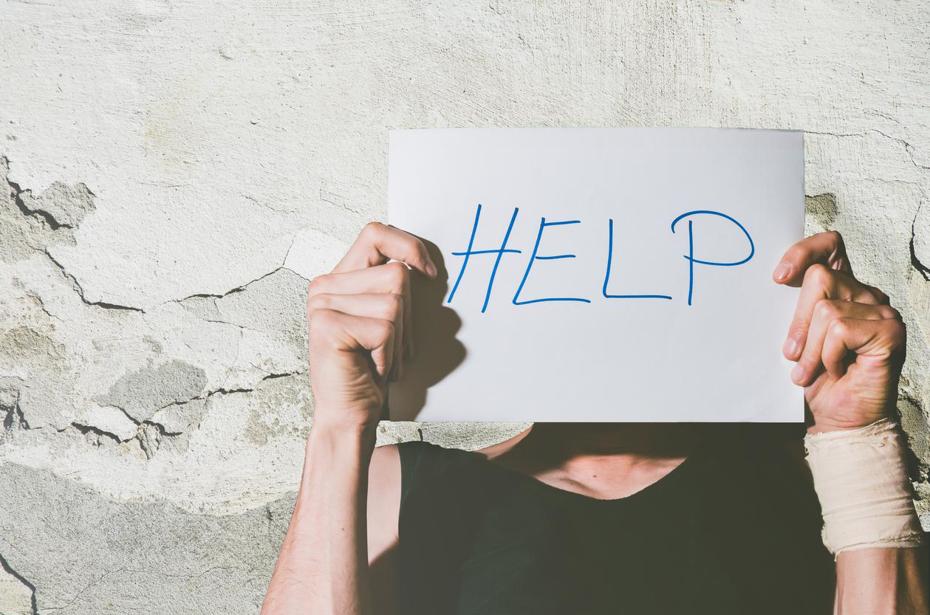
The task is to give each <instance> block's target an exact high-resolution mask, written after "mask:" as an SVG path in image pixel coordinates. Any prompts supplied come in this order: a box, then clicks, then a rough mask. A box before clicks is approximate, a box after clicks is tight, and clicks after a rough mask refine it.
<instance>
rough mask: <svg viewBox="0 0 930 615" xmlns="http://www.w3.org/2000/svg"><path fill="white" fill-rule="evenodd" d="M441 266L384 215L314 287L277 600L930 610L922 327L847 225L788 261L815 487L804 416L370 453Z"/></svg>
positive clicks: (367, 610)
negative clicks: (920, 425) (920, 468)
mask: <svg viewBox="0 0 930 615" xmlns="http://www.w3.org/2000/svg"><path fill="white" fill-rule="evenodd" d="M438 274H439V272H438V270H437V267H436V265H435V264H434V263H433V262H432V260H431V259H430V257H429V255H428V253H427V250H426V248H425V246H424V244H423V243H422V242H421V241H420V240H419V239H418V238H416V237H414V236H413V235H411V234H409V233H406V232H404V231H402V230H400V229H397V228H394V227H390V226H385V225H382V224H378V223H372V224H369V225H368V226H367V227H366V228H365V229H364V230H363V231H362V233H361V234H360V235H359V237H358V239H357V240H356V241H355V243H354V244H353V245H352V247H351V248H350V249H349V251H348V253H347V254H346V255H345V257H344V258H343V259H342V260H341V261H340V263H339V264H338V265H337V266H336V268H335V269H334V271H333V272H332V273H330V274H328V275H324V276H320V277H318V278H316V279H314V280H313V281H312V282H311V285H310V291H309V300H308V317H309V323H310V325H309V326H310V373H311V383H312V387H313V393H314V398H315V415H314V422H313V427H312V430H311V433H310V437H309V440H308V448H307V456H306V461H305V466H304V472H303V476H302V479H301V485H300V490H299V492H298V495H297V502H296V506H295V509H294V513H293V517H292V519H291V524H290V527H289V529H288V532H287V536H286V538H285V541H284V544H283V546H282V547H281V553H280V557H279V560H278V563H277V566H276V568H275V571H274V575H273V577H272V580H271V584H270V587H269V589H268V594H267V596H266V599H265V603H264V607H263V610H262V612H263V613H265V614H266V615H270V614H277V613H314V614H315V613H327V614H332V613H340V614H346V615H349V614H371V613H377V614H382V613H396V612H399V613H404V614H407V613H430V614H445V613H455V614H459V615H464V614H466V613H468V614H471V613H482V614H497V613H500V614H503V613H521V614H522V613H527V614H534V615H535V614H537V613H715V614H719V613H826V612H830V611H831V610H832V609H835V611H836V612H838V613H842V614H843V615H850V614H858V613H862V614H869V615H876V614H879V613H909V614H910V613H926V612H927V609H928V600H927V579H926V576H925V571H922V570H920V567H921V565H922V562H923V559H924V555H923V554H922V551H921V548H919V547H918V545H919V543H920V542H921V540H922V536H921V534H920V531H919V526H918V525H917V522H916V515H915V513H914V510H913V504H912V502H911V501H910V499H909V497H908V496H909V494H908V493H906V488H907V486H908V485H907V479H906V476H904V473H903V469H902V468H903V465H902V464H901V463H900V455H898V454H897V452H896V451H897V450H898V448H896V447H897V446H899V445H900V437H899V435H900V434H899V432H898V431H894V430H895V426H894V424H893V423H889V422H888V421H889V418H888V417H892V416H893V412H894V407H895V400H896V394H897V393H896V391H897V383H898V377H899V374H900V369H901V363H902V360H903V354H904V327H903V324H902V323H901V320H900V317H899V315H898V313H897V312H896V311H895V310H894V309H892V308H891V307H889V306H888V298H887V297H886V296H885V295H884V293H882V292H881V291H879V290H878V289H875V288H872V287H870V286H867V285H865V284H863V283H861V282H859V281H857V280H856V279H855V278H854V277H853V275H852V271H851V268H850V265H849V262H848V260H847V258H846V254H845V250H844V247H843V243H842V239H841V237H840V236H839V234H837V233H821V234H818V235H815V236H813V237H809V238H807V239H804V240H803V241H800V242H798V243H797V244H795V245H794V246H792V247H791V248H790V249H789V250H788V251H787V252H786V254H785V255H784V257H783V258H782V260H781V262H780V263H779V264H778V265H777V267H776V268H775V270H774V272H773V278H774V281H775V283H779V284H786V285H791V286H798V285H800V286H801V291H800V296H799V300H798V304H797V309H796V312H795V315H794V319H793V322H792V324H791V327H790V329H789V331H788V335H787V338H786V341H785V345H784V349H783V352H784V354H785V356H786V357H787V358H788V359H790V360H792V361H796V362H797V366H796V368H795V370H794V372H793V374H792V379H793V380H794V382H795V383H796V384H797V385H799V386H803V387H804V388H805V398H806V403H807V406H808V408H809V420H808V426H807V433H808V435H807V436H806V437H805V438H804V442H805V443H806V445H807V449H808V457H807V458H808V461H809V463H810V467H811V469H812V470H813V475H814V477H813V478H814V483H815V484H814V487H816V495H815V491H814V489H813V488H812V486H811V483H810V481H811V472H810V471H808V470H806V468H805V465H804V463H803V458H802V454H803V449H802V435H803V434H801V433H796V432H795V431H792V430H791V429H790V427H791V426H789V429H787V430H786V429H784V428H783V427H781V426H740V425H724V426H721V425H706V426H702V425H682V424H678V425H659V424H655V425H653V424H617V425H612V424H609V425H601V424H536V425H535V426H534V427H533V428H532V429H530V430H528V431H526V432H524V433H521V434H519V435H518V436H516V437H514V438H512V439H511V440H508V441H506V442H503V443H501V444H498V445H496V446H492V447H489V448H487V449H484V450H482V451H477V452H465V451H454V450H447V449H443V448H440V447H437V446H433V445H430V444H426V443H406V444H401V445H398V446H384V447H379V448H377V449H376V448H375V430H376V426H377V423H378V420H379V417H380V416H381V410H382V406H383V402H384V395H385V384H386V382H387V381H388V380H390V379H392V378H396V377H402V373H403V371H402V365H403V361H404V359H405V358H406V357H409V355H410V353H411V352H412V343H413V340H412V339H411V335H410V332H411V331H412V327H411V322H412V319H413V318H414V317H415V315H414V314H411V313H410V307H409V306H410V301H409V300H408V297H409V292H410V284H411V276H416V275H425V276H430V277H433V276H436V275H438ZM593 343H596V341H595V342H593ZM633 351H635V349H634V350H633ZM670 386H671V384H670ZM720 386H726V382H721V383H720ZM733 403H740V400H738V399H735V400H733ZM896 438H897V439H896ZM875 443H877V444H875ZM867 455H873V456H872V457H868V458H867ZM850 472H852V473H853V476H850ZM818 496H819V498H820V500H821V502H820V504H821V505H822V508H823V517H824V519H825V520H826V526H825V529H824V533H823V537H824V540H825V541H826V544H827V547H828V548H829V549H830V551H832V552H834V553H836V560H835V564H834V561H833V558H831V557H830V553H828V551H827V549H825V548H824V543H823V542H821V535H820V524H821V521H820V515H819V514H818V513H819V511H818V506H817V501H816V498H817V497H818ZM915 528H916V529H915Z"/></svg>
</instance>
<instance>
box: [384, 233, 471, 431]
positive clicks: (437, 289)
mask: <svg viewBox="0 0 930 615" xmlns="http://www.w3.org/2000/svg"><path fill="white" fill-rule="evenodd" d="M421 239H422V240H423V242H424V243H425V244H426V248H427V250H428V251H429V255H430V258H432V259H433V262H434V263H435V264H436V268H437V269H438V270H439V275H437V276H436V277H435V278H434V279H428V278H426V277H423V276H413V277H412V278H411V281H412V284H411V289H410V292H411V298H412V303H413V306H412V309H413V314H414V318H413V339H414V356H413V357H412V358H411V359H408V360H407V361H406V362H405V363H404V370H403V379H402V380H401V381H400V382H394V383H392V384H391V386H390V390H389V392H388V416H389V418H390V420H392V421H414V420H416V418H417V415H418V414H419V413H420V410H422V409H423V406H424V405H425V404H426V397H427V395H428V390H429V388H430V387H431V386H433V385H434V384H436V383H437V382H439V381H441V380H442V379H443V378H445V377H446V376H448V375H449V374H451V373H452V372H453V371H455V369H456V368H457V367H458V366H459V365H460V364H461V363H462V361H464V360H465V355H466V354H467V353H466V350H465V346H464V344H462V342H461V341H459V340H458V339H456V337H455V334H456V333H457V332H458V330H459V329H460V328H461V327H462V320H461V319H460V318H459V317H458V315H457V314H456V313H455V311H454V310H452V308H448V307H445V306H444V305H443V299H444V298H445V296H446V292H447V291H448V290H449V272H448V270H447V269H446V264H445V260H444V259H443V257H442V252H441V251H440V250H439V248H438V247H437V246H436V244H434V243H432V242H430V241H428V240H426V239H423V238H422V237H421Z"/></svg>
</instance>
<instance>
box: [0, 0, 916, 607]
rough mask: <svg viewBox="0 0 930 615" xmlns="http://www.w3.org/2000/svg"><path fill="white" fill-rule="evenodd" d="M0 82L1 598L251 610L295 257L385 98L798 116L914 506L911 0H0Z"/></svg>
mask: <svg viewBox="0 0 930 615" xmlns="http://www.w3.org/2000/svg"><path fill="white" fill-rule="evenodd" d="M0 81H2V83H3V84H4V86H3V88H0V290H2V292H0V418H2V421H3V428H2V434H3V435H2V439H0V613H35V612H42V613H52V612H54V613H61V614H63V615H64V614H69V615H70V614H78V613H95V614H103V613H127V612H145V613H172V614H174V613H247V612H255V610H256V609H257V606H258V604H259V603H260V600H261V597H262V593H263V588H264V584H265V583H266V581H267V579H268V576H269V574H270V571H271V566H272V564H273V560H274V557H275V552H276V548H277V546H278V543H279V541H280V539H281V536H282V534H283V532H284V529H285V527H286V523H287V517H288V514H289V511H290V506H291V503H292V499H293V493H294V489H295V484H296V481H297V479H298V475H299V470H300V461H301V457H302V454H303V441H304V437H305V435H306V433H307V430H308V425H309V421H310V415H311V414H312V400H311V399H310V394H309V388H308V384H307V378H306V373H305V365H306V356H305V341H306V340H305V332H304V321H303V318H304V315H303V302H304V292H305V286H306V281H307V279H308V278H310V277H312V276H314V275H316V274H318V273H320V272H323V271H326V270H327V269H328V268H329V267H330V266H331V265H332V264H333V263H334V262H335V260H336V259H337V258H338V256H339V255H340V254H341V253H342V251H343V250H344V249H345V248H346V246H347V245H348V242H350V241H351V239H352V238H353V237H354V235H355V233H356V232H357V231H358V229H359V228H360V227H361V226H362V224H363V223H364V222H365V221H367V220H369V219H372V218H381V217H383V216H384V212H385V202H384V199H385V194H386V180H387V177H386V145H387V130H388V129H389V128H395V127H444V126H453V127H455V126H644V125H647V126H648V125H663V126H666V125H683V126H751V127H767V128H792V129H800V130H804V131H805V143H806V159H807V163H806V182H807V194H808V195H809V197H808V209H809V217H808V222H809V230H811V231H814V230H820V229H825V228H831V229H837V230H839V231H841V232H842V233H843V234H844V236H845V237H846V238H847V242H848V244H849V249H850V252H851V255H852V259H853V262H854V265H855V267H856V271H857V273H858V274H859V275H860V277H861V278H862V279H863V280H865V281H867V282H869V283H871V284H876V285H879V286H881V287H882V288H884V289H885V290H886V291H887V292H888V294H889V295H890V296H891V299H892V301H893V304H894V305H895V306H897V307H898V308H900V309H901V310H902V312H903V313H904V316H905V319H906V321H907V324H908V329H909V342H908V353H909V357H908V362H907V365H906V368H905V372H904V379H903V381H902V384H901V402H900V410H901V412H902V415H903V418H904V423H905V426H906V427H907V430H908V432H909V435H910V439H911V444H912V448H913V450H914V452H915V454H916V456H917V458H918V460H919V463H918V466H917V467H916V468H915V478H916V479H917V486H918V491H919V494H920V495H921V496H922V497H923V498H924V499H923V500H921V501H920V502H919V506H920V509H921V511H922V512H923V513H924V515H925V518H927V517H926V515H927V514H928V505H927V500H928V499H930V486H928V483H927V472H928V466H927V464H928V462H930V445H928V429H927V423H928V412H930V198H928V193H930V16H928V13H927V11H926V7H925V6H924V5H923V3H922V2H920V1H918V0H905V1H901V2H890V1H885V2H845V3H809V2H803V1H800V0H787V1H781V2H777V3H776V2H774V1H769V2H764V3H747V2H734V1H724V0H706V1H703V2H698V1H694V2H670V1H662V0H660V1H656V2H649V3H584V4H583V5H581V6H577V7H576V6H573V7H571V8H569V7H563V6H559V5H558V3H531V2H515V3H507V2H500V1H499V0H491V1H490V2H488V1H484V2H466V3H456V4H455V5H453V4H452V3H442V2H434V3H420V2H382V3H371V2H361V1H358V0H352V1H350V2H338V3H296V2H282V3H251V2H244V1H237V2H232V3H224V4H218V3H217V4H212V3H204V2H196V3H195V2H185V1H177V2H176V1H156V0H153V1H143V0H134V1H131V2H126V1H124V0H119V1H115V0H105V1H104V2H93V3H91V2H54V1H52V2H46V3H38V2H29V1H25V0H23V1H13V0H6V1H4V2H2V3H0ZM747 196H749V197H750V198H751V195H747ZM518 428H519V426H514V425H436V424H433V425H425V424H424V425H414V424H387V425H384V426H383V428H382V432H381V434H380V438H381V441H382V442H389V441H399V440H404V439H411V438H420V437H422V438H426V439H429V440H432V441H437V442H442V443H445V444H455V445H461V446H466V447H479V446H483V445H485V444H487V443H490V442H493V441H496V440H499V439H501V438H503V437H506V436H507V435H509V434H511V433H513V432H514V431H515V430H516V429H518Z"/></svg>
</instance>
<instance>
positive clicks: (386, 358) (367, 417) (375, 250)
mask: <svg viewBox="0 0 930 615" xmlns="http://www.w3.org/2000/svg"><path fill="white" fill-rule="evenodd" d="M388 261H392V262H388ZM408 267H409V268H408ZM410 268H412V269H415V270H417V271H419V272H421V273H423V274H425V275H428V276H430V277H434V276H435V275H436V273H437V270H436V266H435V264H433V262H432V260H430V257H429V254H428V253H427V250H426V246H425V245H424V243H423V242H422V241H421V240H420V239H418V238H417V237H415V236H413V235H411V234H410V233H407V232H405V231H402V230H400V229H398V228H395V227H393V226H388V225H384V224H381V223H379V222H371V223H369V224H368V225H366V226H365V228H364V229H363V230H362V232H361V233H359V236H358V237H357V238H356V240H355V242H354V243H353V244H352V246H351V247H350V248H349V251H348V252H347V253H346V255H345V256H344V257H343V258H342V260H341V261H339V264H338V265H336V267H335V268H334V269H333V271H332V272H331V273H328V274H325V275H321V276H318V277H316V278H314V279H313V280H312V281H311V282H310V287H309V292H308V297H307V319H308V322H309V337H310V348H309V351H310V384H311V388H312V390H313V397H314V418H313V420H314V425H321V426H334V427H335V428H336V429H339V430H345V429H353V428H355V429H367V428H371V427H373V426H374V425H376V424H377V422H378V420H379V419H380V417H381V411H382V408H383V407H384V403H385V394H386V385H387V383H388V381H390V380H392V379H396V378H397V377H398V376H399V374H400V370H401V363H402V361H403V358H404V355H405V353H406V354H407V355H408V356H409V353H410V351H411V348H412V344H411V339H410V338H411V332H412V330H413V328H412V326H411V314H410V301H409V297H410V275H411V273H410Z"/></svg>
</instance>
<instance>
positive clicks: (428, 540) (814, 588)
mask: <svg viewBox="0 0 930 615" xmlns="http://www.w3.org/2000/svg"><path fill="white" fill-rule="evenodd" d="M784 433H785V428H784V427H783V426H741V427H739V428H728V429H722V430H721V432H720V433H719V434H718V436H716V437H711V438H707V439H705V441H704V442H703V443H702V444H701V446H699V447H698V450H696V451H695V452H694V453H692V454H691V455H690V456H689V457H688V458H687V459H686V460H685V461H684V462H683V463H682V464H680V465H679V466H678V467H676V468H675V469H674V470H672V471H671V472H670V473H669V474H667V475H666V476H665V477H664V478H662V479H660V480H659V481H658V482H656V483H654V484H652V485H650V486H648V487H646V488H645V489H643V490H642V491H639V492H638V493H635V494H633V495H631V496H629V497H626V498H622V499H617V500H599V499H594V498H590V497H587V496H583V495H581V494H577V493H572V492H569V491H565V490H561V489H558V488H556V487H552V486H550V485H546V484H545V483H542V482H540V481H538V480H536V479H535V478H533V477H530V476H526V475H524V474H520V473H518V472H515V471H513V470H509V469H507V468H504V467H501V466H499V465H496V464H494V463H493V462H489V461H486V460H485V459H484V457H483V456H482V455H480V454H478V453H471V452H466V451H461V450H455V449H446V448H442V447H440V446H436V445H433V444H428V443H425V442H409V443H404V444H401V445H400V446H399V450H400V460H401V475H402V483H401V484H402V487H401V508H400V521H399V536H400V541H399V545H398V549H397V559H396V560H395V561H396V576H395V579H396V595H397V599H398V612H399V613H403V614H404V615H418V614H424V615H425V614H429V615H447V614H448V615H479V614H480V615H504V614H507V615H546V614H558V615H569V614H571V615H574V614H600V613H611V614H618V613H630V614H637V615H638V614H653V613H655V614H660V613H661V614H663V615H664V614H676V615H677V614H689V613H694V614H704V613H707V614H714V615H726V614H731V613H732V614H739V615H758V614H769V613H771V614H776V613H777V614H779V615H789V614H790V615H803V614H808V613H811V614H814V613H816V614H824V615H829V614H830V613H832V604H833V591H834V582H835V576H834V574H835V573H834V566H833V559H832V558H831V557H830V555H829V554H828V553H827V551H826V550H825V549H824V548H823V545H822V542H821V539H820V532H819V528H820V515H819V508H818V506H817V502H816V498H815V497H814V495H813V491H812V489H811V487H810V485H809V483H808V482H806V481H805V476H804V475H803V473H801V472H799V471H798V464H796V463H790V462H789V461H788V460H787V459H786V455H784V454H783V453H780V452H779V451H781V450H782V449H781V448H779V447H778V446H777V445H776V443H777V441H778V440H779V439H780V438H781V437H783V435H784ZM773 436H774V437H773ZM791 437H794V438H800V435H798V434H797V433H796V432H795V433H792V434H791ZM807 480H809V479H807Z"/></svg>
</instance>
